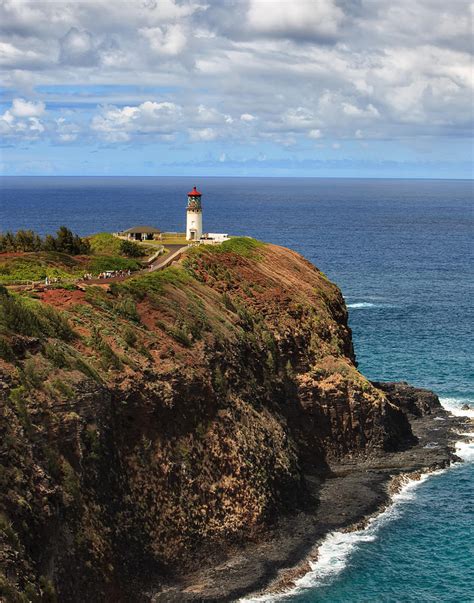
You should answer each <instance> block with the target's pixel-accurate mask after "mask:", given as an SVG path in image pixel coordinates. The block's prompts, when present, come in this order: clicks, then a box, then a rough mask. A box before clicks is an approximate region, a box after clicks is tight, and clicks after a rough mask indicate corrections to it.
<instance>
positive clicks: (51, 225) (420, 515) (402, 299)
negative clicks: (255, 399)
mask: <svg viewBox="0 0 474 603" xmlns="http://www.w3.org/2000/svg"><path fill="white" fill-rule="evenodd" d="M0 182H1V186H0V230H7V229H14V230H16V229H18V228H34V229H35V230H37V231H39V232H41V233H44V232H51V231H53V230H54V229H55V228H57V227H58V226H60V225H61V224H67V225H68V226H70V227H72V228H73V229H74V230H76V231H77V232H79V233H81V234H89V233H91V232H97V231H101V230H109V231H116V230H119V229H123V228H127V227H130V226H132V225H134V224H135V223H137V222H138V223H141V224H147V223H149V224H151V225H155V226H158V227H159V228H162V229H163V230H184V211H185V204H186V191H187V190H189V188H190V187H192V186H193V185H195V184H196V185H198V188H199V189H200V190H202V191H203V208H204V209H203V212H204V214H203V215H204V228H205V230H207V231H210V232H229V233H231V234H248V235H252V236H255V237H257V238H260V239H263V240H266V241H270V242H273V243H277V244H281V245H285V246H287V247H292V248H293V249H296V250H297V251H300V252H301V253H302V254H304V255H305V256H306V257H307V258H308V259H310V260H311V261H313V262H314V263H315V264H316V265H317V266H318V267H319V268H321V269H322V270H323V271H325V272H326V274H327V275H328V276H329V277H330V278H331V279H333V280H334V281H335V282H337V283H338V285H339V286H340V287H341V289H342V291H343V293H344V296H345V298H346V300H347V303H348V307H349V312H350V324H351V327H352V329H353V334H354V343H355V348H356V353H357V357H358V361H359V363H360V369H361V371H362V372H363V373H364V374H366V375H367V376H368V377H369V378H372V379H378V380H406V381H409V382H411V383H413V384H414V385H419V386H425V387H429V388H431V389H434V390H435V391H436V392H437V393H438V394H439V395H440V397H441V398H442V400H443V402H444V404H446V405H447V406H448V407H449V408H452V409H460V407H461V405H462V404H463V403H465V402H468V403H472V404H474V374H473V370H472V360H471V359H472V353H471V348H472V341H473V337H472V335H473V333H472V329H473V325H474V320H473V319H474V316H473V307H472V286H473V283H474V274H473V262H472V259H473V258H472V251H473V211H472V199H473V185H472V182H470V181H452V180H451V181H447V180H362V179H361V180H355V179H354V180H351V179H347V180H336V179H311V178H306V179H302V178H301V179H300V178H298V179H289V178H282V179H279V178H275V179H266V178H260V179H258V178H248V179H247V178H241V179H239V178H209V179H200V180H199V181H195V180H190V179H184V178H180V179H177V178H110V179H107V178H24V179H17V178H5V179H3V180H1V181H0ZM462 452H463V455H464V456H465V457H466V458H472V448H471V449H465V450H463V451H462ZM473 487H474V464H473V463H472V462H468V463H466V464H465V465H463V466H458V467H455V468H452V469H450V470H448V471H446V472H444V473H442V474H439V475H435V476H432V477H430V478H428V479H426V480H424V481H423V482H422V483H419V484H417V485H416V486H414V487H409V488H408V489H407V490H406V491H404V492H403V493H402V495H401V496H400V497H398V498H397V500H396V503H395V505H394V506H393V507H391V509H390V510H389V511H388V512H387V513H385V514H384V515H383V516H382V517H380V518H379V519H378V520H376V521H375V522H374V523H372V524H371V526H370V527H369V529H368V530H367V531H365V532H364V533H361V534H357V533H353V534H351V535H349V536H347V535H346V536H340V535H337V534H336V535H333V536H332V537H331V538H330V539H329V540H328V541H327V542H326V543H325V545H324V548H323V552H324V555H322V562H321V563H320V564H319V565H318V566H316V568H315V571H314V572H313V573H312V574H311V575H309V576H307V578H306V587H305V589H304V590H300V591H298V592H296V593H293V594H292V595H291V596H290V600H292V601H298V602H303V601H304V602H308V603H310V602H324V603H354V602H364V603H365V602H387V603H388V602H390V603H392V602H393V603H398V602H400V603H401V602H425V601H426V602H452V603H454V602H456V603H458V602H459V603H465V602H470V601H474V594H473V593H474V553H473V551H474V534H473V530H472V521H473V501H474V492H473Z"/></svg>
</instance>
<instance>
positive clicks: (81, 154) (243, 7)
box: [0, 0, 473, 177]
mask: <svg viewBox="0 0 474 603" xmlns="http://www.w3.org/2000/svg"><path fill="white" fill-rule="evenodd" d="M0 23H1V42H0V66H1V70H2V81H3V82H4V86H3V95H2V102H1V107H0V134H1V136H2V139H3V141H4V142H3V144H4V146H5V147H6V149H5V148H4V150H3V151H2V156H1V167H2V171H3V173H10V174H15V173H33V174H34V173H52V174H54V173H62V174H69V173H70V174H73V173H74V174H76V173H98V174H107V173H112V174H113V173H123V166H127V169H128V172H127V173H131V174H134V173H137V174H160V173H168V174H170V173H176V174H178V173H197V174H199V173H208V174H209V173H216V174H236V175H244V174H262V175H279V174H281V175H286V174H288V173H290V172H291V173H292V174H295V175H335V176H338V175H356V174H360V175H375V176H376V175H381V176H390V175H399V176H416V175H426V174H428V173H431V174H433V173H435V174H436V175H439V176H447V177H456V176H458V177H462V176H465V177H469V174H470V165H469V161H468V160H469V157H470V155H472V151H470V148H471V146H470V139H469V134H470V132H471V128H472V98H473V97H472V74H471V66H472V62H471V61H472V56H471V52H472V44H471V38H470V36H471V23H472V5H471V3H470V2H468V1H467V0H457V1H456V2H452V3H446V2H441V0H419V1H418V2H416V3H413V2H410V1H409V0H400V1H399V2H397V3H393V2H379V1H374V0H318V1H317V2H314V1H307V0H300V1H299V2H298V3H286V2H282V1H278V0H274V1H270V0H248V1H243V0H242V1H231V0H229V1H227V2H221V1H217V0H211V1H208V2H205V3H204V2H199V1H192V0H190V1H184V2H173V1H172V0H160V1H155V0H144V1H137V2H123V1H118V2H113V3H110V2H106V1H105V0H94V1H93V2H52V1H49V2H37V1H21V2H20V1H18V0H5V1H4V2H2V3H1V5H0ZM10 148H15V150H14V151H10ZM131 149H133V154H131V153H130V150H131ZM91 153H93V154H94V156H93V158H92V159H91Z"/></svg>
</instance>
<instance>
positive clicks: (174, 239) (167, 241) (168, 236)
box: [155, 232, 187, 245]
mask: <svg viewBox="0 0 474 603" xmlns="http://www.w3.org/2000/svg"><path fill="white" fill-rule="evenodd" d="M155 243H160V244H163V245H186V244H187V241H186V233H184V232H178V233H174V232H173V233H171V232H170V233H168V232H164V233H162V235H161V240H160V241H155Z"/></svg>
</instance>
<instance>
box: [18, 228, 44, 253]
mask: <svg viewBox="0 0 474 603" xmlns="http://www.w3.org/2000/svg"><path fill="white" fill-rule="evenodd" d="M15 248H16V250H17V251H38V250H39V249H41V239H40V237H39V236H38V235H37V234H36V233H34V232H33V231H32V230H19V231H18V232H17V233H16V235H15Z"/></svg>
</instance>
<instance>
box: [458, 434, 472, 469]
mask: <svg viewBox="0 0 474 603" xmlns="http://www.w3.org/2000/svg"><path fill="white" fill-rule="evenodd" d="M463 435H467V436H470V437H472V436H473V435H474V433H467V434H463ZM456 454H457V455H458V457H459V458H461V459H462V460H463V461H466V462H468V463H473V462H474V439H472V440H469V441H467V442H466V441H462V442H456Z"/></svg>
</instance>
